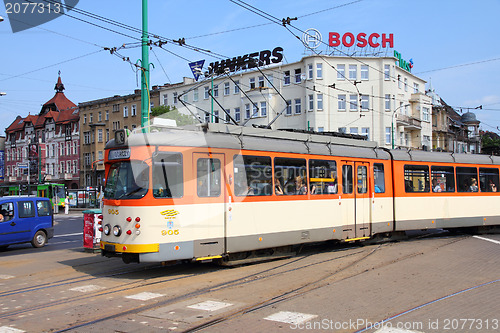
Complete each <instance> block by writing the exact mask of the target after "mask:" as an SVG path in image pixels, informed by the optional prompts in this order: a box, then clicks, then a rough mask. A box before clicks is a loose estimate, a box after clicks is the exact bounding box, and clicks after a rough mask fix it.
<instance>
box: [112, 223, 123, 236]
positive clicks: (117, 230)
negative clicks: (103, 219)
mask: <svg viewBox="0 0 500 333" xmlns="http://www.w3.org/2000/svg"><path fill="white" fill-rule="evenodd" d="M121 234H122V228H120V226H119V225H115V226H114V227H113V235H115V236H116V237H118V236H120V235H121Z"/></svg>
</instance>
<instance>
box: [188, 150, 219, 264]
mask: <svg viewBox="0 0 500 333" xmlns="http://www.w3.org/2000/svg"><path fill="white" fill-rule="evenodd" d="M193 164H194V165H193V170H194V175H195V176H196V184H195V188H196V190H195V194H194V198H195V200H194V203H195V206H196V207H195V212H194V216H195V221H196V228H195V229H196V230H193V231H194V232H195V235H193V237H194V239H196V241H195V244H194V255H195V257H202V256H216V255H220V254H223V253H224V252H225V210H226V207H225V205H226V202H227V200H226V196H227V191H226V184H225V181H224V179H225V177H224V165H225V159H224V154H213V153H193Z"/></svg>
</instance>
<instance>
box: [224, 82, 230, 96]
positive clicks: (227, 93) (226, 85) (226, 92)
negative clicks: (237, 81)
mask: <svg viewBox="0 0 500 333" xmlns="http://www.w3.org/2000/svg"><path fill="white" fill-rule="evenodd" d="M227 95H229V82H224V96H227Z"/></svg>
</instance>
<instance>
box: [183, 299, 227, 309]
mask: <svg viewBox="0 0 500 333" xmlns="http://www.w3.org/2000/svg"><path fill="white" fill-rule="evenodd" d="M231 305H233V304H231V303H224V302H216V301H205V302H201V303H198V304H193V305H190V306H188V308H190V309H197V310H204V311H217V310H220V309H224V308H227V307H228V306H231Z"/></svg>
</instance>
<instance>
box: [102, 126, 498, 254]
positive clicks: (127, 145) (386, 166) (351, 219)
mask: <svg viewBox="0 0 500 333" xmlns="http://www.w3.org/2000/svg"><path fill="white" fill-rule="evenodd" d="M150 130H151V131H150V132H149V133H142V132H140V131H135V132H133V133H132V134H131V135H130V136H127V135H125V132H124V131H118V132H117V136H116V138H115V139H114V140H111V141H110V142H109V143H108V144H107V146H106V153H105V166H106V179H107V181H106V186H105V191H104V207H103V222H102V231H103V234H102V238H101V250H102V255H104V256H108V257H112V256H121V257H122V258H123V261H124V262H127V263H128V262H167V261H176V260H201V261H203V260H213V259H218V260H221V261H222V262H225V261H228V260H230V261H233V262H235V261H245V260H252V258H254V257H257V258H258V257H259V256H261V255H264V256H280V255H287V254H289V253H290V250H291V247H292V246H294V245H300V244H304V243H310V242H318V241H327V240H337V241H348V242H349V241H361V240H366V239H369V238H372V237H374V236H377V235H389V234H392V233H397V232H402V231H405V230H412V229H428V228H445V229H452V228H462V227H493V226H498V225H499V224H500V205H498V204H497V203H498V199H499V194H500V193H498V192H496V188H497V187H498V186H499V166H500V159H499V158H497V157H493V156H484V155H465V154H463V155H462V154H458V155H454V154H453V153H431V152H423V151H410V150H388V149H383V148H379V147H377V145H376V143H374V142H369V141H364V140H355V139H349V138H343V137H333V136H327V135H320V134H307V133H293V132H285V131H275V130H270V129H258V128H247V127H238V126H232V125H228V124H202V125H198V126H190V127H184V128H175V127H164V128H151V129H150Z"/></svg>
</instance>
